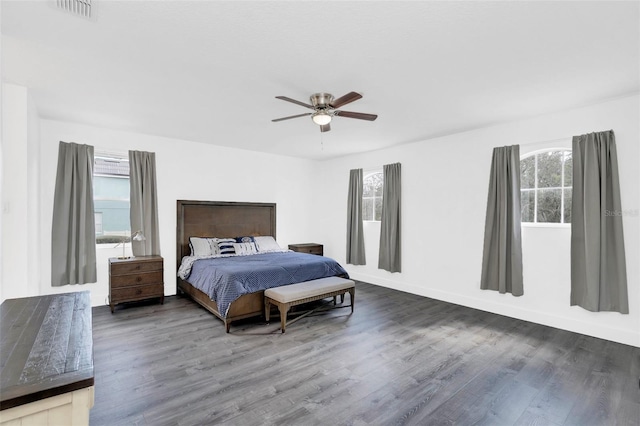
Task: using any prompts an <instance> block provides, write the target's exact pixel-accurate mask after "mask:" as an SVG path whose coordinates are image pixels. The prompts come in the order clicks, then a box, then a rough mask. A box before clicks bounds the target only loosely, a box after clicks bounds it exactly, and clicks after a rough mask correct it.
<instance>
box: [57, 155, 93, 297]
mask: <svg viewBox="0 0 640 426" xmlns="http://www.w3.org/2000/svg"><path fill="white" fill-rule="evenodd" d="M96 281H97V276H96V226H95V216H94V211H93V147H92V146H90V145H79V144H75V143H66V142H60V146H59V148H58V171H57V174H56V187H55V193H54V198H53V227H52V231H51V285H52V286H54V287H59V286H63V285H67V284H86V283H95V282H96Z"/></svg>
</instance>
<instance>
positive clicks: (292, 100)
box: [276, 96, 315, 109]
mask: <svg viewBox="0 0 640 426" xmlns="http://www.w3.org/2000/svg"><path fill="white" fill-rule="evenodd" d="M276 99H282V100H283V101H287V102H292V103H294V104H297V105H301V106H303V107H306V108H310V109H315V108H313V105H309V104H305V103H304V102H300V101H296V100H295V99H291V98H287V97H286V96H276Z"/></svg>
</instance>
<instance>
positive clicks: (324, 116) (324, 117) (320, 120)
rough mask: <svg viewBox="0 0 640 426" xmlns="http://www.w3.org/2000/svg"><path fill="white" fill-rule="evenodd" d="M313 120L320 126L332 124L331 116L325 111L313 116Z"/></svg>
mask: <svg viewBox="0 0 640 426" xmlns="http://www.w3.org/2000/svg"><path fill="white" fill-rule="evenodd" d="M311 119H312V120H313V122H314V123H316V124H317V125H318V126H324V125H325V124H329V123H331V116H330V115H329V114H328V113H326V112H325V111H318V112H316V113H314V114H313V115H312V116H311Z"/></svg>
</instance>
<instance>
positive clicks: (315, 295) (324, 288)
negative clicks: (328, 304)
mask: <svg viewBox="0 0 640 426" xmlns="http://www.w3.org/2000/svg"><path fill="white" fill-rule="evenodd" d="M347 292H349V294H350V295H351V312H352V313H353V303H354V297H355V294H356V285H355V283H354V282H353V281H351V280H348V279H345V278H340V277H328V278H320V279H317V280H311V281H305V282H302V283H297V284H290V285H285V286H282V287H275V288H270V289H267V290H265V291H264V316H265V318H266V320H267V322H269V315H270V311H271V305H272V304H273V305H276V306H277V307H278V309H279V310H280V325H281V329H282V332H283V333H284V331H285V327H286V325H287V312H289V308H291V307H292V306H296V305H300V304H302V303H307V302H313V301H314V300H320V299H325V298H327V297H333V304H334V305H335V303H336V296H341V300H342V302H344V294H345V293H347Z"/></svg>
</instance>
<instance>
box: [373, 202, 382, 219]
mask: <svg viewBox="0 0 640 426" xmlns="http://www.w3.org/2000/svg"><path fill="white" fill-rule="evenodd" d="M375 200H376V201H375V206H376V210H375V216H374V217H375V220H378V221H379V220H380V219H381V218H382V198H380V197H376V199H375Z"/></svg>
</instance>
